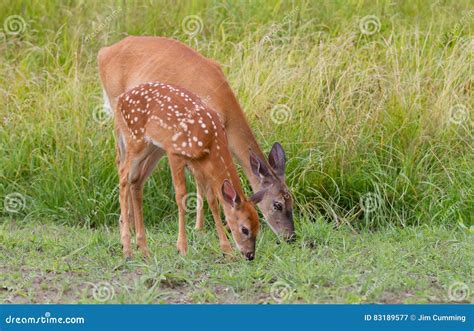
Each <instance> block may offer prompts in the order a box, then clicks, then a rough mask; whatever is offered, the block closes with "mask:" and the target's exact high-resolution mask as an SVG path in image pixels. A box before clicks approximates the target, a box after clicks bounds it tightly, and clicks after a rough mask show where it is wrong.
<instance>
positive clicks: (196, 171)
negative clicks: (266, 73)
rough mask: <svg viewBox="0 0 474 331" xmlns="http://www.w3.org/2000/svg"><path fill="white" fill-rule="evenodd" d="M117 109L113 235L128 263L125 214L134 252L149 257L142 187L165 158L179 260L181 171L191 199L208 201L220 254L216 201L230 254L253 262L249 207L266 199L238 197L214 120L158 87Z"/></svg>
mask: <svg viewBox="0 0 474 331" xmlns="http://www.w3.org/2000/svg"><path fill="white" fill-rule="evenodd" d="M116 109H117V113H116V116H115V134H116V138H117V142H118V143H117V161H118V167H119V178H120V209H121V217H120V235H121V241H122V245H123V253H124V256H125V257H126V258H128V257H131V248H130V227H129V226H130V224H129V215H130V213H131V214H132V215H133V216H134V217H133V219H134V223H135V224H134V226H135V231H136V242H137V246H138V248H139V250H140V251H141V252H142V254H143V255H145V256H149V250H148V247H147V243H146V237H145V226H144V222H143V211H142V200H143V185H144V182H145V181H146V179H147V178H148V176H149V175H150V174H151V172H152V170H153V168H154V167H155V166H156V163H157V160H159V159H160V157H161V156H162V155H163V154H164V153H166V154H167V156H168V159H169V164H170V168H171V173H172V178H173V185H174V188H175V193H176V202H177V204H178V214H179V230H178V240H177V249H178V251H179V253H181V254H183V255H185V254H186V253H187V239H186V230H185V211H186V201H185V200H186V179H185V174H184V170H185V167H188V168H189V169H190V170H191V172H192V173H193V175H194V177H195V179H196V183H197V187H198V191H199V192H201V193H203V195H204V196H205V197H206V199H207V201H208V204H209V207H210V210H211V212H212V216H213V218H214V222H215V225H216V229H217V234H218V237H219V243H220V247H221V249H222V251H223V252H224V253H230V252H231V251H232V248H231V245H230V243H229V240H228V239H227V236H226V233H225V230H224V227H223V224H222V220H221V218H220V209H219V204H218V200H219V201H220V203H221V205H222V206H223V209H224V214H225V218H226V222H227V224H228V225H229V228H230V230H231V233H232V236H233V238H234V240H235V242H236V244H237V247H238V248H239V250H240V251H241V252H242V254H243V255H244V256H245V257H246V258H247V259H248V260H253V259H254V257H255V241H256V237H257V234H258V231H259V221H258V215H257V212H256V210H255V207H254V205H255V204H256V203H258V202H260V201H261V199H262V198H263V196H264V194H265V191H259V192H257V193H256V194H254V195H253V196H252V197H251V198H250V199H247V198H246V197H245V195H244V193H243V190H242V187H241V185H240V180H239V177H238V174H237V171H236V169H235V166H234V164H233V162H232V156H231V154H230V152H229V150H228V147H227V137H226V133H225V129H224V125H223V123H222V122H221V120H220V117H219V115H218V114H217V113H216V112H214V111H212V110H211V109H209V107H207V106H206V105H205V104H204V103H203V102H202V101H201V100H200V99H199V97H197V96H196V95H193V94H192V93H190V92H189V91H187V90H185V89H183V88H180V87H177V86H173V85H169V84H165V83H162V82H150V83H145V84H141V85H138V86H137V87H135V88H133V89H131V90H129V91H127V92H125V93H123V94H122V95H120V97H119V98H118V101H117V108H116ZM129 194H130V196H129ZM130 204H131V205H130Z"/></svg>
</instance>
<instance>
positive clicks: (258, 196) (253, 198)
mask: <svg viewBox="0 0 474 331" xmlns="http://www.w3.org/2000/svg"><path fill="white" fill-rule="evenodd" d="M265 193H267V189H264V190H261V191H258V192H257V193H255V194H254V195H252V196H251V197H250V201H252V202H253V203H254V204H255V205H256V204H257V203H260V201H262V199H263V196H264V195H265Z"/></svg>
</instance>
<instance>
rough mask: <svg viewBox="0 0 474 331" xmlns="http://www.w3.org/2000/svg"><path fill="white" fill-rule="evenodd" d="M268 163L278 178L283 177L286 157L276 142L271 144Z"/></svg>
mask: <svg viewBox="0 0 474 331" xmlns="http://www.w3.org/2000/svg"><path fill="white" fill-rule="evenodd" d="M268 163H269V164H270V166H271V167H272V168H273V170H274V171H275V174H276V175H277V176H278V177H284V176H285V164H286V155H285V151H284V150H283V147H282V146H281V145H280V143H278V142H276V143H274V144H273V146H272V149H271V151H270V153H269V154H268Z"/></svg>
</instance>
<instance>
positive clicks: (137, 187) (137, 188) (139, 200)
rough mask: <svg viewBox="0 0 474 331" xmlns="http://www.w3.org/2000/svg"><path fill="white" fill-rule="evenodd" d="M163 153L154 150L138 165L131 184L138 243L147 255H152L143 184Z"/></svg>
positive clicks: (144, 254) (159, 150)
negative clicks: (144, 212) (146, 221)
mask: <svg viewBox="0 0 474 331" xmlns="http://www.w3.org/2000/svg"><path fill="white" fill-rule="evenodd" d="M163 154H164V151H163V150H161V149H156V150H152V151H151V152H150V154H149V155H148V156H146V157H145V159H144V160H143V161H142V162H140V164H139V165H138V167H139V170H138V171H137V175H136V177H135V178H133V181H132V183H131V184H130V193H131V200H132V205H133V211H134V220H135V230H136V231H135V234H136V243H137V247H138V249H139V250H140V252H141V253H142V254H143V256H145V257H149V256H150V251H149V250H148V246H147V243H146V234H145V222H144V221H143V186H144V184H145V182H146V180H147V179H148V177H149V176H150V174H151V173H152V171H153V169H154V168H155V166H156V163H157V162H158V161H159V160H160V158H161V157H162V156H163Z"/></svg>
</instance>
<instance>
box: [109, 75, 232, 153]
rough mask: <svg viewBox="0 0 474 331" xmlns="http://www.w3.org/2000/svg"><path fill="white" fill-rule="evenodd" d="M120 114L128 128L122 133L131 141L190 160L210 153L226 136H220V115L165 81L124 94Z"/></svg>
mask: <svg viewBox="0 0 474 331" xmlns="http://www.w3.org/2000/svg"><path fill="white" fill-rule="evenodd" d="M118 111H119V113H120V114H121V116H122V120H123V124H124V125H123V126H125V130H123V131H125V132H122V133H123V134H126V135H127V136H128V139H130V140H131V141H133V142H134V143H142V142H143V143H146V142H148V143H152V144H153V145H155V146H158V147H160V148H162V149H164V150H166V152H167V153H171V154H176V155H181V156H185V157H188V158H193V159H195V158H200V157H202V156H204V155H205V154H208V153H209V151H210V146H211V145H212V144H213V143H214V142H216V141H217V140H218V138H223V137H219V136H220V135H224V134H223V133H221V134H220V135H219V132H222V131H223V126H222V123H221V120H220V118H219V115H218V114H217V113H215V112H214V111H212V110H210V109H209V108H208V107H207V106H206V105H205V104H204V103H203V102H202V101H201V99H200V98H199V97H197V96H195V95H193V94H192V93H190V92H189V91H186V90H184V89H182V88H179V87H176V86H173V85H169V84H165V83H161V82H150V83H146V84H141V85H138V86H137V87H135V88H133V89H131V90H129V91H127V92H125V93H123V94H122V95H121V96H120V97H119V99H118ZM127 133H128V134H127ZM219 140H220V139H219Z"/></svg>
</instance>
